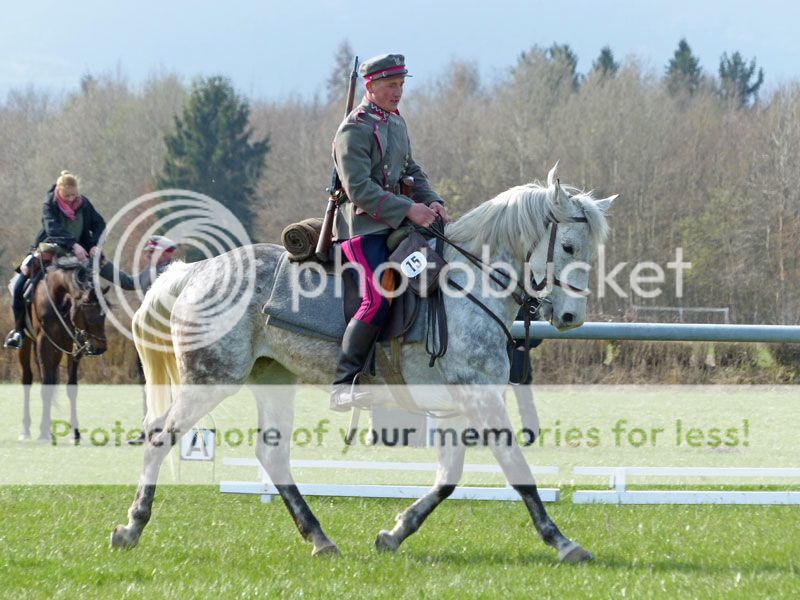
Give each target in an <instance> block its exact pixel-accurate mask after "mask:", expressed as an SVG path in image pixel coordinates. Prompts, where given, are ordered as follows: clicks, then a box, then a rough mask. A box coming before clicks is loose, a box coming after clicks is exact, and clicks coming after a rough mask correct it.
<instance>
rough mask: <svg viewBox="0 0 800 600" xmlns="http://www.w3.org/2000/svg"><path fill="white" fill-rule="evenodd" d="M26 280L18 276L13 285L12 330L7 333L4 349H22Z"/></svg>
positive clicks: (23, 276)
mask: <svg viewBox="0 0 800 600" xmlns="http://www.w3.org/2000/svg"><path fill="white" fill-rule="evenodd" d="M27 282H28V278H27V277H26V276H25V275H22V274H20V275H19V277H18V278H17V281H16V282H15V283H14V294H13V298H12V300H11V310H12V311H14V329H12V330H11V331H9V332H8V336H7V337H6V341H5V343H4V344H3V346H4V347H6V348H13V349H15V350H19V349H20V348H21V347H22V339H23V338H24V336H25V298H24V296H23V294H24V292H25V284H26V283H27Z"/></svg>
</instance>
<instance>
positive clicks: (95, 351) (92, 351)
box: [86, 344, 106, 356]
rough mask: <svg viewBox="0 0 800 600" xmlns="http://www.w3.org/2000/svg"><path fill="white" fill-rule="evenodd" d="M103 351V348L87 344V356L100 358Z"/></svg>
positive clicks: (104, 349)
mask: <svg viewBox="0 0 800 600" xmlns="http://www.w3.org/2000/svg"><path fill="white" fill-rule="evenodd" d="M105 351H106V347H105V346H95V345H93V344H89V347H88V348H87V349H86V354H88V355H89V356H100V355H101V354H102V353H103V352H105Z"/></svg>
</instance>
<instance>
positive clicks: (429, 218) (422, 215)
mask: <svg viewBox="0 0 800 600" xmlns="http://www.w3.org/2000/svg"><path fill="white" fill-rule="evenodd" d="M406 219H408V220H409V221H411V222H412V223H414V225H419V226H420V227H430V226H431V223H433V221H434V220H435V219H436V211H434V210H433V209H431V208H429V207H427V206H425V205H424V204H420V203H417V202H415V203H414V204H412V205H411V208H409V209H408V212H407V213H406Z"/></svg>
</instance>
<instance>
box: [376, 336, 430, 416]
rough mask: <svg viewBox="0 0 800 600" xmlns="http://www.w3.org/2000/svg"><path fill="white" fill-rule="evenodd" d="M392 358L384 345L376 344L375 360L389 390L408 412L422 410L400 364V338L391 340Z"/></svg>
mask: <svg viewBox="0 0 800 600" xmlns="http://www.w3.org/2000/svg"><path fill="white" fill-rule="evenodd" d="M390 348H391V350H390V351H391V359H390V358H389V357H388V356H387V355H386V350H384V349H383V345H381V344H379V343H378V344H375V362H376V363H377V365H378V368H379V369H380V370H381V374H382V375H383V379H384V380H385V381H386V383H387V384H388V385H390V386H391V387H390V388H389V390H390V391H391V393H392V396H394V399H395V400H396V401H397V404H398V405H399V406H400V407H401V408H403V409H404V410H407V411H408V412H415V413H418V412H421V410H420V407H419V406H417V403H416V402H414V398H413V397H412V396H411V393H410V392H409V391H408V387H407V386H406V380H405V378H404V377H403V373H402V371H401V366H400V339H399V338H392V340H391V342H390Z"/></svg>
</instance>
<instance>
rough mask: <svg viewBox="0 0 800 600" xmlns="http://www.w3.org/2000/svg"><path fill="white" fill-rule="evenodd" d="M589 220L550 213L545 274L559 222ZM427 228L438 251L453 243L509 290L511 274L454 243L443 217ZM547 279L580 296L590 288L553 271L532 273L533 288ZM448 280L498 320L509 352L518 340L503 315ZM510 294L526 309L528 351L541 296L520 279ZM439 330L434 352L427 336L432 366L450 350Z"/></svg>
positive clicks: (540, 287) (542, 285) (537, 289)
mask: <svg viewBox="0 0 800 600" xmlns="http://www.w3.org/2000/svg"><path fill="white" fill-rule="evenodd" d="M588 222H589V220H588V219H587V218H586V217H585V216H581V217H572V218H570V219H569V220H567V221H559V220H558V219H556V217H555V216H554V215H553V214H552V213H550V214H549V216H548V218H547V221H546V225H549V226H550V239H549V240H548V244H547V261H546V263H545V264H546V267H545V271H546V273H547V272H548V271H549V270H550V265H552V263H553V258H554V256H555V246H556V239H557V235H558V225H559V223H588ZM427 231H428V232H430V233H431V234H432V235H433V236H434V237H436V238H437V248H436V250H437V252H438V253H439V254H440V255H441V254H442V252H441V250H440V248H441V247H442V244H443V243H447V244H449V245H450V246H452V247H453V248H454V249H455V250H457V251H458V252H459V253H460V254H462V255H463V256H464V257H465V258H466V259H467V260H468V261H470V262H471V263H472V264H473V265H475V266H476V267H478V268H479V269H480V270H481V271H483V272H485V273H487V274H488V275H489V277H490V279H491V280H492V281H494V282H495V283H496V284H497V285H499V286H501V287H504V288H506V289H507V288H508V284H509V283H510V282H511V275H509V274H508V273H506V272H505V271H503V270H501V269H497V268H495V267H492V266H491V265H487V264H486V263H485V262H484V261H483V260H481V258H480V257H478V256H476V255H475V254H473V253H472V252H470V251H469V250H467V249H466V248H463V247H461V246H459V245H458V244H456V243H455V242H453V241H452V240H451V239H450V238H448V237H447V236H446V235H445V234H444V223H443V222H442V221H441V219H439V218H437V219H436V221H434V223H433V224H432V225H431V226H430V227H428V228H427ZM533 250H534V246H531V248H530V250H528V253H527V255H526V256H525V262H526V264H527V263H528V262H529V261H530V258H531V256H532V255H533ZM498 276H501V277H505V278H506V279H507V282H503V281H501V280H500V278H499V277H498ZM548 280H549V281H548ZM548 282H551V283H552V284H553V285H554V286H556V287H560V288H562V289H567V290H569V291H571V292H572V293H576V294H581V295H586V294H587V293H588V292H587V290H582V289H580V288H577V287H575V286H574V285H572V284H570V283H568V282H564V281H561V279H560V278H559V277H556V275H555V274H554V273H553V274H552V277H548V276H547V274H545V277H544V278H543V279H542V281H540V282H537V281H536V279H535V277H534V276H533V274H531V286H532V290H533V291H534V292H541V291H542V290H544V289H545V288H546V287H547V285H548ZM447 283H448V285H451V286H452V287H453V288H455V289H456V290H458V291H460V292H464V296H465V297H466V298H468V299H469V300H470V301H471V302H472V303H473V304H475V305H476V306H478V307H479V308H481V309H482V310H483V311H484V312H485V313H486V314H487V315H489V317H491V318H492V319H493V320H494V322H495V323H497V324H498V325H499V326H500V329H501V330H502V331H503V334H504V335H505V336H506V340H507V349H508V352H509V353H510V352H511V350H512V349H513V348H514V347H515V346H516V340H515V338H514V337H513V336H512V335H511V331H509V329H508V327H507V326H506V324H505V323H504V322H503V320H502V319H501V318H500V317H498V316H497V315H496V314H495V313H494V311H492V309H491V308H489V307H488V306H486V304H484V303H483V302H482V301H481V300H479V299H478V298H476V297H475V296H474V295H473V294H472V293H471V292H468V291H466V290H465V289H464V288H463V287H462V286H461V285H460V284H458V283H456V282H455V281H453V280H452V279H451V278H450V277H449V276H448V277H447ZM511 297H512V298H513V299H514V301H515V302H516V303H517V304H518V305H520V306H521V307H523V308H524V314H525V319H524V321H523V324H524V328H525V337H524V345H525V351H526V353H527V352H528V351H529V350H530V326H531V311H532V310H533V309H534V308H536V309H537V310H538V307H539V296H538V295H531V294H529V293H528V290H527V288H526V287H525V286H524V285H521V284H520V283H519V281H517V282H515V289H514V290H513V291H512V292H511ZM429 310H430V307H429ZM428 323H429V329H431V325H432V322H431V318H430V313H429V319H428ZM444 327H447V324H446V322H445V324H444ZM437 333H438V338H439V340H444V342H443V343H442V344H441V345H440V348H439V349H438V351H436V352H435V353H434V350H433V348H432V347H429V345H428V343H427V342H428V340H427V339H426V350H427V352H428V354H430V355H431V359H430V363H429V366H433V363H434V361H435V360H436V359H437V358H439V357H441V356H444V353H445V352H446V351H447V343H446V339H447V337H446V333H445V334H444V335H443V334H442V333H441V326H440V327H439V331H438V332H437ZM526 370H527V364H526Z"/></svg>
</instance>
